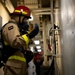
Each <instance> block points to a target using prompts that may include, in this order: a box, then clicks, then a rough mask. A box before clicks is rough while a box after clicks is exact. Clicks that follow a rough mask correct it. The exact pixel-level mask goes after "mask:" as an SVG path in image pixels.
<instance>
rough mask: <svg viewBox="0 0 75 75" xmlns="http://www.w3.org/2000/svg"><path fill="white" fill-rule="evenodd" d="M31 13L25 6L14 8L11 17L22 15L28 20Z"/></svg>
mask: <svg viewBox="0 0 75 75" xmlns="http://www.w3.org/2000/svg"><path fill="white" fill-rule="evenodd" d="M30 14H31V11H30V9H29V8H28V7H26V6H18V7H16V8H15V10H14V12H13V13H11V15H24V16H27V17H28V18H30Z"/></svg>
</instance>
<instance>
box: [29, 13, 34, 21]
mask: <svg viewBox="0 0 75 75" xmlns="http://www.w3.org/2000/svg"><path fill="white" fill-rule="evenodd" d="M30 17H31V18H30V19H29V21H33V15H32V13H31V15H30Z"/></svg>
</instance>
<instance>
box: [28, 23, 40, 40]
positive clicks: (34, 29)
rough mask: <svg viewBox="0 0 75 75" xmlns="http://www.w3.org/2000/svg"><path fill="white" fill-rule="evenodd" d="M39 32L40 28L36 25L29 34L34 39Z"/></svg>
mask: <svg viewBox="0 0 75 75" xmlns="http://www.w3.org/2000/svg"><path fill="white" fill-rule="evenodd" d="M38 32H39V26H38V24H37V23H36V24H35V26H34V28H33V30H32V31H31V32H30V33H29V34H28V36H29V38H30V39H32V38H34V37H35V36H36V35H37V34H38Z"/></svg>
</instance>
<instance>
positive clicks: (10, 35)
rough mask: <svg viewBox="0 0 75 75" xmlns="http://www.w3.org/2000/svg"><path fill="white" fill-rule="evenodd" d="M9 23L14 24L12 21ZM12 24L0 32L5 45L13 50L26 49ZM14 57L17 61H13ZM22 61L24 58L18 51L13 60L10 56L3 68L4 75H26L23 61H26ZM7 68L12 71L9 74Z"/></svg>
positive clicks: (15, 26)
mask: <svg viewBox="0 0 75 75" xmlns="http://www.w3.org/2000/svg"><path fill="white" fill-rule="evenodd" d="M11 21H13V22H14V20H11ZM13 22H10V23H8V24H7V25H5V26H4V28H3V31H2V34H3V40H4V41H5V42H6V44H8V45H10V46H11V47H13V48H21V47H24V48H26V45H27V44H26V41H25V40H24V39H23V38H22V35H21V33H20V32H19V28H18V26H17V25H16V23H13ZM25 50H26V49H25ZM16 56H17V57H16ZM15 57H16V58H17V59H15ZM24 59H25V57H24V55H23V53H21V52H20V51H17V52H15V54H14V55H13V58H12V56H10V57H9V58H8V61H7V62H6V66H5V68H4V72H5V75H28V74H27V66H26V61H25V60H26V59H25V60H24ZM23 60H24V61H23ZM8 67H10V69H11V70H12V71H11V70H10V71H11V72H10V71H9V68H8ZM16 69H17V70H16Z"/></svg>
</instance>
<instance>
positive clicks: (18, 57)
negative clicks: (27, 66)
mask: <svg viewBox="0 0 75 75" xmlns="http://www.w3.org/2000/svg"><path fill="white" fill-rule="evenodd" d="M8 59H16V60H19V61H23V62H26V59H25V58H24V57H20V56H16V55H13V56H10V57H9V58H8Z"/></svg>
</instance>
